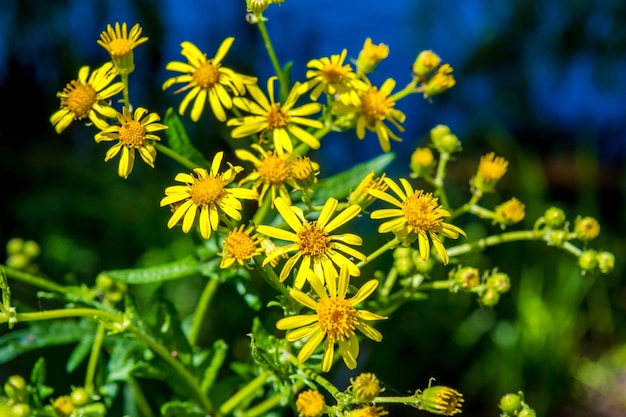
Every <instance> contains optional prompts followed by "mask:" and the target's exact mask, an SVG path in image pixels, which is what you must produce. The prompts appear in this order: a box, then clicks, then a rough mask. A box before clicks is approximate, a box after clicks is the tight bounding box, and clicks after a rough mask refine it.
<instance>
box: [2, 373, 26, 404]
mask: <svg viewBox="0 0 626 417" xmlns="http://www.w3.org/2000/svg"><path fill="white" fill-rule="evenodd" d="M4 392H5V394H6V395H7V397H9V399H10V400H11V401H13V402H16V403H22V402H26V399H27V398H28V387H27V386H26V380H25V379H24V378H23V377H22V376H21V375H11V376H10V377H9V378H8V379H7V380H6V382H5V383H4Z"/></svg>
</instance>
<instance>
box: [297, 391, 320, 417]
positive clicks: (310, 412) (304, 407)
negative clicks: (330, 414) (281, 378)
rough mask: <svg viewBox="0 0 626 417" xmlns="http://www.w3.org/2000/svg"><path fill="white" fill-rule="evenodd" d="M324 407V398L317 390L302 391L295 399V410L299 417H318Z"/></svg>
mask: <svg viewBox="0 0 626 417" xmlns="http://www.w3.org/2000/svg"><path fill="white" fill-rule="evenodd" d="M325 406H326V401H325V400H324V396H323V395H322V394H320V392H319V391H317V390H312V389H309V390H306V391H302V392H301V393H300V394H298V398H297V399H296V410H298V415H299V416H301V417H319V416H321V415H322V412H323V411H324V407H325Z"/></svg>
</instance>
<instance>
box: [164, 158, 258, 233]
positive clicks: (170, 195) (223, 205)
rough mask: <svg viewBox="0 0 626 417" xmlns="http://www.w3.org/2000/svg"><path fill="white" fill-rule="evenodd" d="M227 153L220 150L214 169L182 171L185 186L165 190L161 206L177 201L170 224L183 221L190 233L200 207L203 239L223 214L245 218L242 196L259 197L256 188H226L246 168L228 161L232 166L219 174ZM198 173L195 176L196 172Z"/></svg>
mask: <svg viewBox="0 0 626 417" xmlns="http://www.w3.org/2000/svg"><path fill="white" fill-rule="evenodd" d="M223 157H224V152H218V153H217V154H215V157H214V158H213V162H212V163H211V169H210V170H208V171H207V170H206V169H204V168H196V169H194V170H193V171H194V172H193V174H185V173H180V174H178V175H176V178H175V179H176V181H178V182H182V183H184V184H185V185H174V186H171V187H167V188H166V189H165V197H163V199H161V203H160V204H161V207H163V206H166V205H170V204H176V205H177V207H176V210H175V211H174V213H173V214H172V217H171V218H170V220H169V221H168V222H167V227H169V228H170V229H171V228H172V227H174V226H175V225H176V224H177V223H178V222H179V221H180V220H181V219H182V220H183V232H185V233H188V232H189V230H191V226H192V225H193V223H194V220H195V218H196V213H197V211H198V209H200V217H199V223H200V234H201V235H202V237H203V238H205V239H208V238H209V237H211V231H214V230H217V227H218V225H219V218H220V215H225V216H227V217H230V218H232V219H234V220H237V221H239V220H241V213H240V211H241V209H242V205H241V202H240V201H239V199H247V200H256V199H257V198H258V195H257V193H256V191H253V190H249V189H246V188H232V187H226V186H227V185H228V184H230V183H231V182H233V180H234V179H235V176H236V175H237V174H238V173H239V172H241V171H242V170H243V168H242V167H240V166H233V165H232V164H230V163H229V164H228V166H229V168H228V169H227V170H226V171H225V172H222V173H219V169H220V165H221V164H222V158H223ZM194 174H195V175H194Z"/></svg>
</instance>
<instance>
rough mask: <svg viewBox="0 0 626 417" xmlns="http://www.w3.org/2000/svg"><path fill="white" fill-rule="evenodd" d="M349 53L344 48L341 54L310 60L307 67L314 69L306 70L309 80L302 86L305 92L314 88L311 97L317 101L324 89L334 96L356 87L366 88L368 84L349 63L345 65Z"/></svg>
mask: <svg viewBox="0 0 626 417" xmlns="http://www.w3.org/2000/svg"><path fill="white" fill-rule="evenodd" d="M347 53H348V51H347V50H346V49H344V50H343V51H342V52H341V55H331V56H330V58H326V57H324V58H319V59H312V60H310V61H309V62H308V63H307V68H312V69H310V70H308V71H307V72H306V77H307V78H308V79H309V81H308V82H306V83H305V84H303V85H302V86H301V88H302V89H303V93H304V91H308V90H310V89H312V91H311V96H310V97H311V100H313V101H316V100H317V99H318V98H319V96H320V94H322V92H324V91H326V93H327V94H329V95H331V96H332V95H335V94H337V93H339V94H342V93H349V92H350V91H352V90H354V89H359V90H366V89H367V84H365V83H364V82H363V81H361V80H359V79H358V78H357V77H356V74H355V73H354V72H353V71H352V67H351V66H350V65H349V64H345V65H344V61H345V60H346V54H347Z"/></svg>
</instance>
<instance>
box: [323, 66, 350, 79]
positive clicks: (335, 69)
mask: <svg viewBox="0 0 626 417" xmlns="http://www.w3.org/2000/svg"><path fill="white" fill-rule="evenodd" d="M320 72H321V74H320V75H321V76H322V78H323V79H324V81H325V82H326V84H339V83H340V82H342V81H343V78H344V77H345V75H346V70H345V69H344V68H343V67H341V66H340V65H337V64H329V65H325V66H324V68H322V70H321V71H320Z"/></svg>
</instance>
